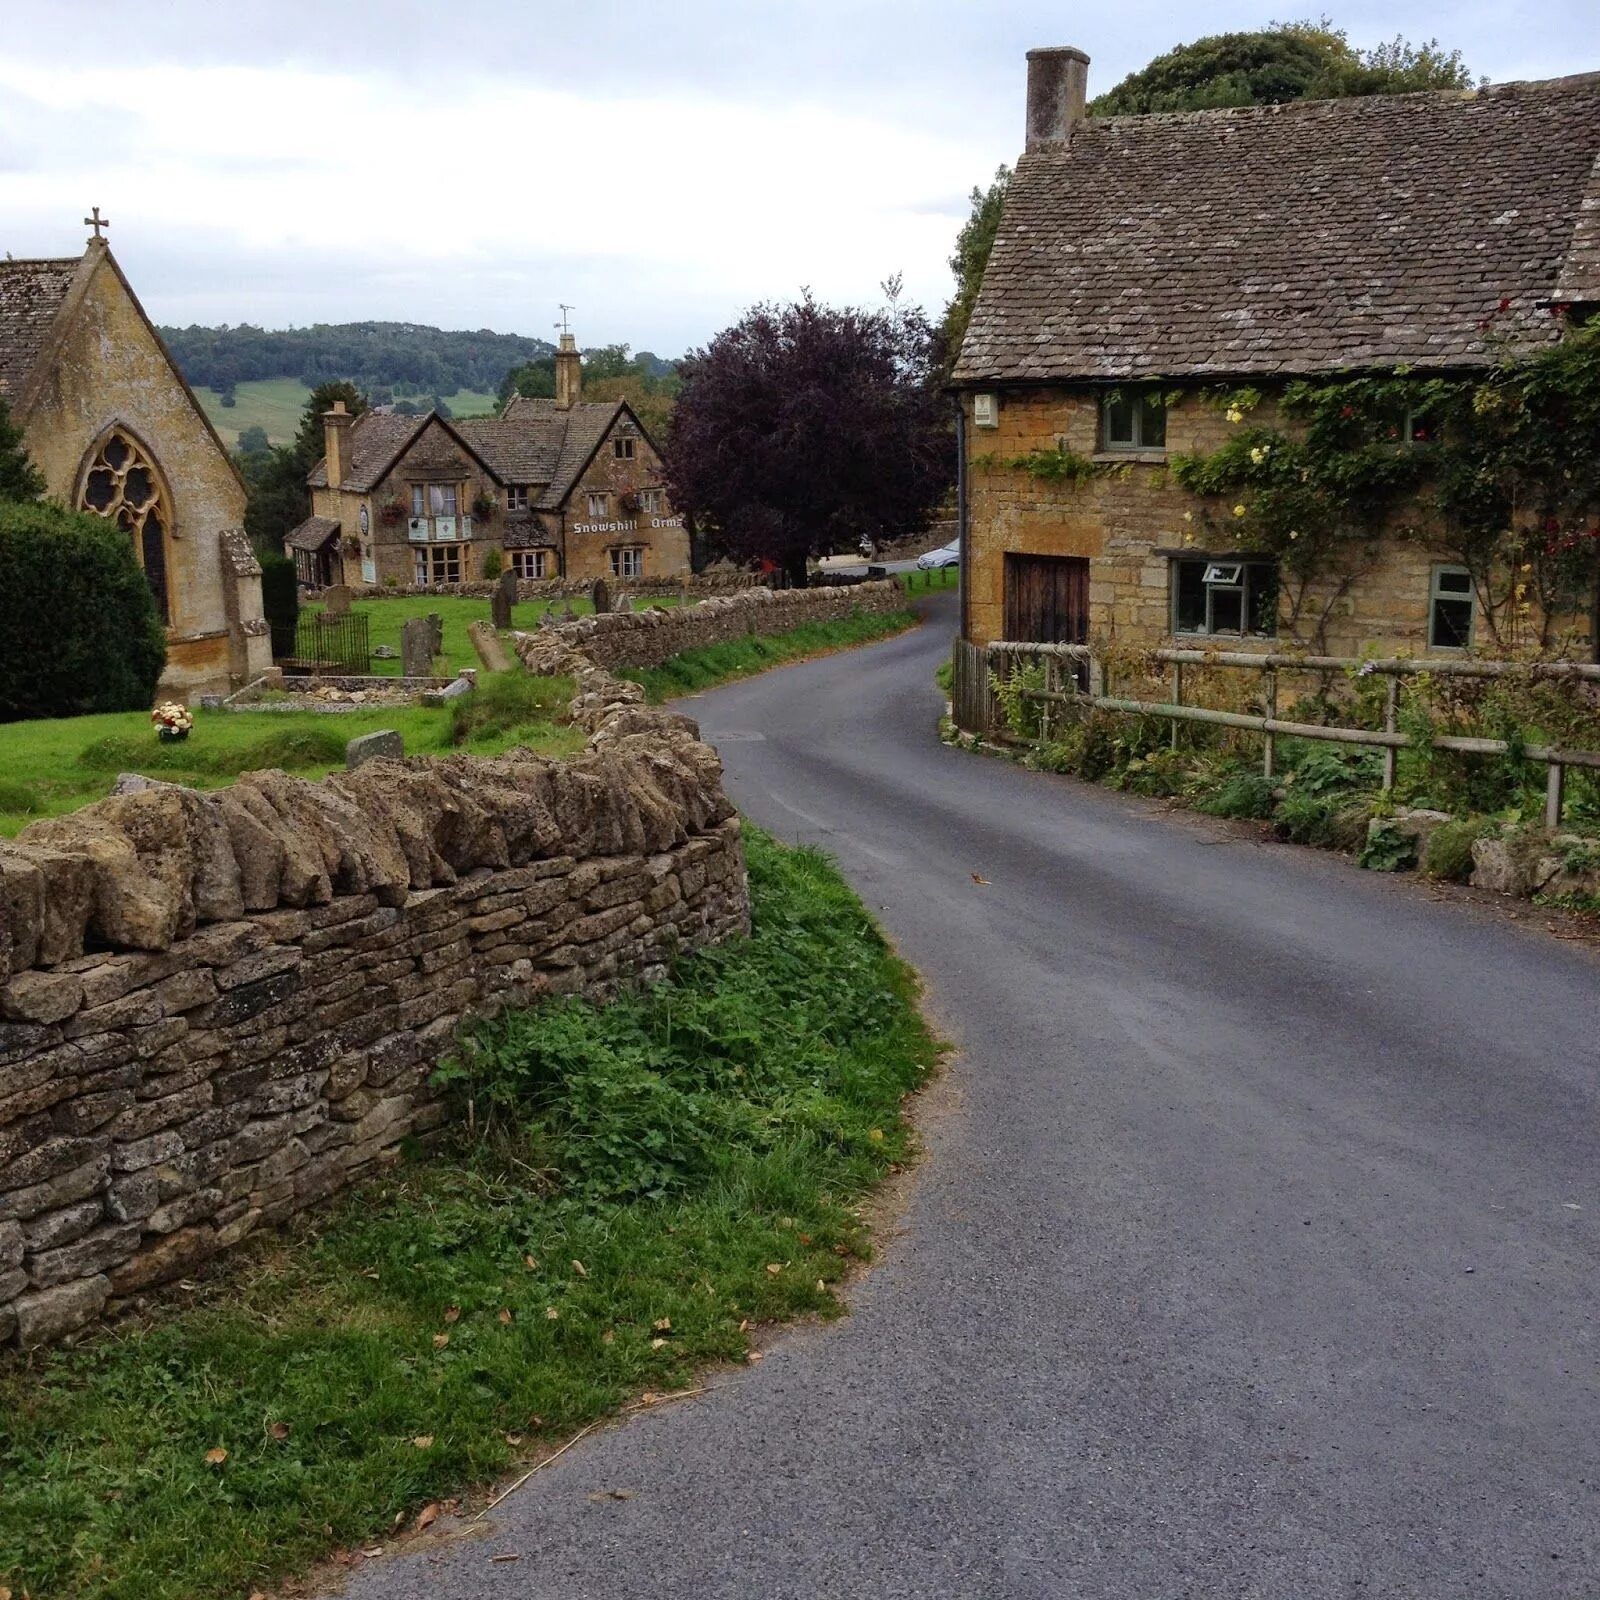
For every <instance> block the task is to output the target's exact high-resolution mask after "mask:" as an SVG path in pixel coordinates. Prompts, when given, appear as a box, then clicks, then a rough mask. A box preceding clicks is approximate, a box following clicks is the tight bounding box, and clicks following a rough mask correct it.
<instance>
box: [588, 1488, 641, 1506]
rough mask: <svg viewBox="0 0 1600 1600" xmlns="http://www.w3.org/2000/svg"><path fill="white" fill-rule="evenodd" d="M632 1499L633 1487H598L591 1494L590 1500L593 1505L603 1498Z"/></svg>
mask: <svg viewBox="0 0 1600 1600" xmlns="http://www.w3.org/2000/svg"><path fill="white" fill-rule="evenodd" d="M631 1499H633V1490H632V1489H596V1490H595V1492H594V1493H593V1494H592V1495H590V1496H589V1501H590V1504H592V1505H594V1504H598V1503H599V1502H600V1501H602V1500H631Z"/></svg>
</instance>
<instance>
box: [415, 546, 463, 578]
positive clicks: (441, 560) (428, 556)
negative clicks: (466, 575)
mask: <svg viewBox="0 0 1600 1600" xmlns="http://www.w3.org/2000/svg"><path fill="white" fill-rule="evenodd" d="M417 582H418V583H419V584H422V585H424V586H426V587H429V588H431V587H432V586H433V585H435V584H439V583H460V582H461V546H460V545H458V544H447V545H429V546H428V548H427V549H426V550H419V551H417Z"/></svg>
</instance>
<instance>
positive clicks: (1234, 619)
mask: <svg viewBox="0 0 1600 1600" xmlns="http://www.w3.org/2000/svg"><path fill="white" fill-rule="evenodd" d="M1211 631H1212V632H1213V633H1243V632H1244V590H1243V589H1225V588H1223V587H1221V585H1219V584H1212V586H1211Z"/></svg>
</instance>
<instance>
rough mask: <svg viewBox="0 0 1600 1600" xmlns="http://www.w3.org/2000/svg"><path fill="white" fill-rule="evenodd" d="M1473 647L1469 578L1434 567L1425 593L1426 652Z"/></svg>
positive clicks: (1466, 573)
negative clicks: (1426, 610)
mask: <svg viewBox="0 0 1600 1600" xmlns="http://www.w3.org/2000/svg"><path fill="white" fill-rule="evenodd" d="M1471 643H1472V574H1471V573H1470V572H1469V571H1467V569H1466V568H1465V567H1435V568H1434V569H1433V583H1432V585H1431V587H1430V589H1429V593H1428V648H1429V649H1430V650H1465V649H1467V648H1468V647H1469V646H1470V645H1471Z"/></svg>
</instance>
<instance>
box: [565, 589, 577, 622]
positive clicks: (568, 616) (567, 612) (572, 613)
mask: <svg viewBox="0 0 1600 1600" xmlns="http://www.w3.org/2000/svg"><path fill="white" fill-rule="evenodd" d="M577 614H578V613H577V612H576V611H574V610H573V609H572V596H571V595H570V594H569V595H568V596H567V604H566V609H565V610H564V611H563V612H562V613H561V615H562V618H563V619H564V620H565V621H567V622H571V621H572V619H573V618H574V617H575V616H577Z"/></svg>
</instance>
